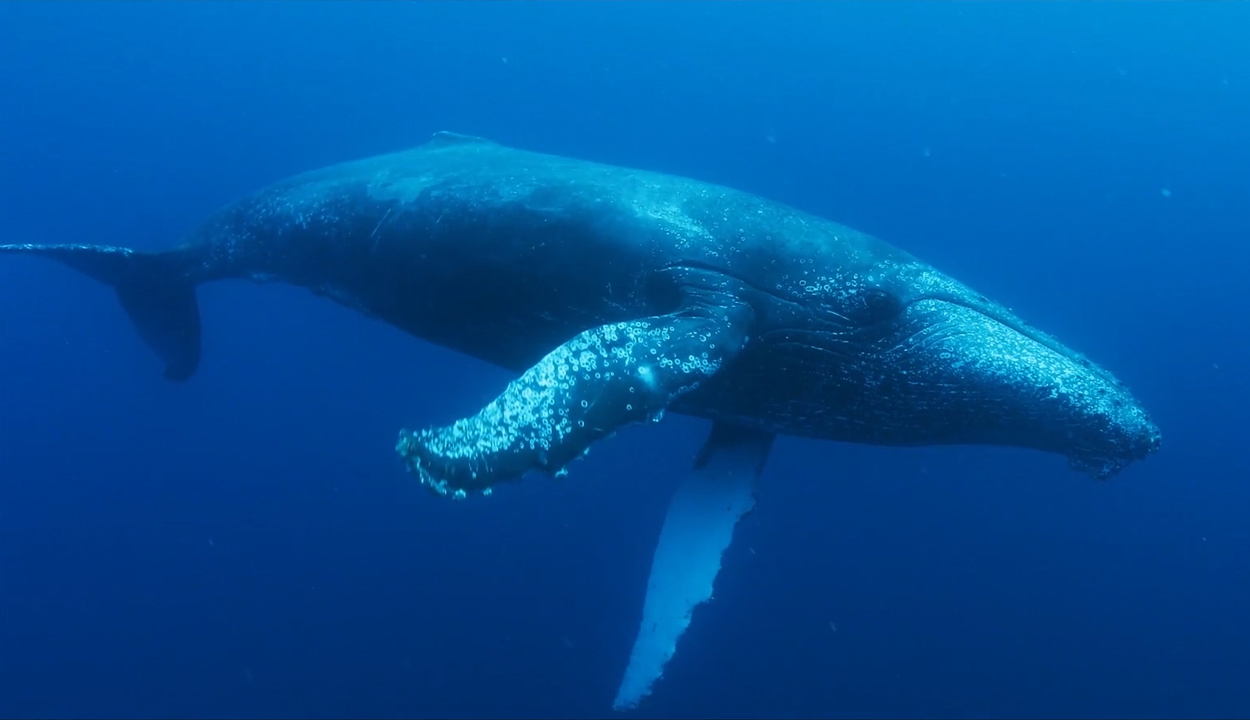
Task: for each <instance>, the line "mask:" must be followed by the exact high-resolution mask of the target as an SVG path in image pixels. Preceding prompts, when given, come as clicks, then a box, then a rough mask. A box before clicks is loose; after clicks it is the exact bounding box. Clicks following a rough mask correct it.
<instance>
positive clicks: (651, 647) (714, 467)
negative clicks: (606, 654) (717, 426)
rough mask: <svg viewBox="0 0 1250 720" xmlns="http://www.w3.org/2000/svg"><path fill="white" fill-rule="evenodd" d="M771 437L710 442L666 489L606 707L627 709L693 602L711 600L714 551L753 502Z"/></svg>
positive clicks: (669, 652)
mask: <svg viewBox="0 0 1250 720" xmlns="http://www.w3.org/2000/svg"><path fill="white" fill-rule="evenodd" d="M770 446H771V440H767V441H763V442H745V443H738V444H731V445H716V446H713V447H712V449H711V452H710V453H709V454H708V455H707V458H706V462H704V463H703V465H702V467H699V468H698V469H696V470H694V471H692V472H691V473H690V474H689V475H687V476H686V477H685V478H684V479H683V480H682V481H681V484H680V485H679V486H678V488H677V492H676V493H675V494H674V495H673V499H672V502H670V503H669V506H668V514H667V516H665V518H664V529H663V530H661V531H660V541H659V543H658V544H657V545H656V548H655V556H654V558H653V559H652V561H651V576H650V578H649V579H648V581H647V599H646V602H645V604H644V606H643V611H642V624H641V625H640V626H639V628H638V637H637V639H636V640H634V649H633V652H632V653H631V654H630V658H629V666H628V667H627V668H626V670H625V676H624V678H623V679H622V680H621V686H620V689H619V690H617V693H616V700H614V701H613V703H612V707H613V708H614V709H615V710H629V709H632V708H634V707H636V706H637V705H638V703H639V702H640V701H641V700H642V699H643V698H645V697H646V696H647V695H649V694H650V693H651V686H652V685H653V684H654V683H655V681H656V680H659V679H660V677H661V676H662V675H663V674H664V666H665V664H667V663H668V661H669V660H670V659H671V658H672V657H673V653H674V652H675V651H676V649H677V641H678V640H679V639H680V638H681V636H682V633H684V632H685V630H686V627H687V626H689V625H690V617H691V614H692V613H693V612H694V609H695V608H696V607H697V606H699V605H700V604H701V603H704V602H706V601H708V600H710V599H712V584H713V583H714V582H715V580H716V574H717V573H718V572H719V571H720V561H721V555H722V554H723V553H724V551H725V549H726V548H728V547H729V543H730V541H731V540H732V539H733V531H734V526H735V525H737V523H738V520H739V519H741V518H742V516H743V515H745V514H747V513H748V512H750V511H751V508H753V507H754V506H755V480H756V478H758V477H759V474H760V470H761V468H762V467H763V464H764V458H765V456H766V455H767V454H768V451H769V448H770Z"/></svg>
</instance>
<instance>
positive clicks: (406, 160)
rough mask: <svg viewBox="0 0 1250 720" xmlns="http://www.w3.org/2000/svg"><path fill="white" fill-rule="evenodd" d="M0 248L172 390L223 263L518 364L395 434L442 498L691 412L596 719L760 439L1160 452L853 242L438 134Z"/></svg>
mask: <svg viewBox="0 0 1250 720" xmlns="http://www.w3.org/2000/svg"><path fill="white" fill-rule="evenodd" d="M0 252H3V253H25V254H34V255H41V256H44V257H49V258H53V259H56V260H59V261H61V262H63V263H65V264H67V265H69V266H71V267H73V268H75V269H77V270H80V271H82V272H84V273H86V274H87V275H90V276H92V277H94V278H96V279H97V280H100V281H102V282H105V283H108V284H109V285H111V286H112V287H113V288H115V290H116V292H117V296H118V298H119V300H120V301H121V303H122V306H123V307H124V308H125V310H126V312H127V313H128V314H129V316H130V318H131V319H132V320H133V322H134V324H135V326H136V328H137V329H138V331H139V332H140V334H141V335H142V337H143V339H144V340H145V341H146V342H147V343H148V345H149V346H150V347H151V348H152V349H153V350H154V351H155V352H156V353H157V354H158V355H159V356H160V357H161V358H162V359H163V361H164V363H165V368H166V369H165V375H166V376H167V377H168V378H170V379H171V380H175V381H182V380H186V379H188V378H189V377H191V376H192V375H193V373H194V372H195V369H196V367H197V365H198V363H199V361H200V315H199V309H198V306H197V302H196V286H198V285H199V284H201V283H204V282H208V281H212V280H221V279H227V278H250V279H254V280H276V281H282V282H287V283H291V284H294V285H299V286H303V287H307V288H310V289H311V290H313V291H314V292H316V293H318V294H322V295H325V296H328V297H330V298H332V299H334V300H335V301H337V302H340V303H342V304H344V305H347V306H349V307H352V308H354V309H356V310H359V311H360V312H362V313H365V314H367V315H370V316H373V317H375V318H379V319H381V320H383V321H385V322H388V323H390V324H392V325H395V326H397V327H399V328H401V329H403V330H405V331H407V332H409V333H411V334H413V335H415V336H417V337H420V338H423V339H425V340H428V341H430V342H434V343H437V344H440V345H443V346H446V347H449V348H452V349H455V350H458V351H460V352H463V353H466V354H468V355H471V356H474V357H477V358H480V359H482V360H485V361H488V362H491V363H494V364H496V365H499V366H501V367H503V368H507V369H509V370H512V371H515V372H517V373H518V374H519V376H518V377H517V378H516V379H515V380H514V381H513V382H511V383H510V384H509V385H508V386H507V387H506V388H504V389H503V391H502V392H501V394H500V395H499V396H498V397H497V398H496V399H495V400H494V401H493V402H491V403H490V404H489V405H487V406H486V407H485V408H483V409H482V410H481V411H480V412H479V413H477V414H476V415H474V416H472V417H468V418H464V419H461V420H459V421H456V422H454V423H451V424H449V425H446V426H444V427H437V428H427V429H422V430H417V431H404V432H402V433H401V434H400V439H399V443H398V446H397V449H398V451H399V453H400V454H401V456H402V457H403V459H404V461H405V463H406V465H407V467H408V468H409V469H410V471H411V472H412V473H413V475H414V476H415V477H416V478H418V479H419V480H420V482H421V483H422V484H424V485H425V486H426V487H428V488H430V489H431V490H433V491H434V492H436V493H439V494H443V495H451V496H453V497H465V496H466V495H467V494H469V493H474V492H482V493H489V492H490V489H491V487H492V486H493V485H494V484H496V483H498V482H501V481H505V480H513V479H518V478H520V477H521V476H523V475H525V474H526V473H528V472H529V471H532V470H541V471H545V472H547V473H550V474H559V473H563V472H565V470H566V468H567V466H568V465H569V463H570V462H571V461H573V460H574V459H576V458H578V457H580V456H582V455H583V454H585V453H586V452H587V451H588V450H589V449H590V447H591V446H592V445H593V444H594V443H596V442H598V441H599V440H602V439H604V438H605V437H607V436H609V435H611V434H612V433H614V432H615V431H616V430H618V429H619V428H621V427H623V426H626V425H629V424H632V423H640V422H648V421H659V420H660V418H661V416H662V415H663V414H664V412H665V411H666V410H672V411H674V412H679V413H685V414H689V415H694V416H698V417H702V418H707V419H710V420H712V421H713V424H712V431H711V434H710V436H709V438H708V441H707V442H706V444H705V445H704V447H703V449H702V450H701V451H700V453H699V454H698V456H697V459H696V461H695V468H694V470H693V471H692V472H691V474H690V476H689V477H688V478H687V479H686V480H685V481H684V482H683V484H682V485H681V486H680V489H679V490H678V492H677V495H676V496H675V497H674V499H673V502H672V504H671V506H670V510H669V514H668V517H667V519H666V521H665V526H664V530H663V532H662V534H661V538H660V542H659V545H658V547H657V549H656V554H655V559H654V562H653V567H652V571H651V578H650V583H649V588H648V592H647V598H646V603H645V607H644V613H643V621H642V625H641V627H640V631H639V636H638V639H637V642H636V644H635V647H634V651H633V655H632V656H631V659H630V663H629V668H628V670H627V671H626V675H625V679H624V681H623V682H622V685H621V689H620V692H619V694H618V697H617V700H616V704H615V705H616V707H617V708H618V709H623V708H628V707H632V706H633V705H635V704H636V703H637V702H638V701H639V700H640V699H641V698H642V697H644V696H645V695H646V694H647V693H648V692H649V691H650V687H651V684H652V683H653V681H654V680H655V679H657V678H658V677H659V676H660V675H661V673H662V670H663V667H664V664H665V662H666V661H667V660H668V658H669V657H671V655H672V653H673V651H674V649H675V646H676V642H677V640H678V638H679V637H680V636H681V633H682V632H683V630H684V628H685V627H686V625H687V624H688V622H689V619H690V613H691V612H692V610H693V608H694V607H695V606H697V605H698V604H699V603H700V602H703V601H704V600H707V599H708V598H709V597H710V596H711V587H712V582H713V580H714V579H715V576H716V572H717V570H718V569H719V564H720V556H721V553H722V552H723V550H724V549H725V547H727V546H728V544H729V542H730V538H731V536H732V531H733V528H734V525H735V523H736V522H737V520H738V519H739V518H740V517H741V516H742V515H743V514H744V513H746V512H747V511H749V510H750V508H751V507H752V505H753V484H754V482H755V480H756V479H757V477H758V476H759V474H760V473H761V472H762V469H763V466H764V462H765V460H766V458H767V455H768V453H769V450H770V448H771V445H772V440H773V438H774V437H775V435H776V434H789V435H797V436H803V437H809V438H821V439H828V440H841V441H847V442H857V443H873V444H883V445H930V444H950V443H961V444H995V445H1008V446H1016V447H1020V448H1031V449H1035V450H1041V451H1046V452H1051V453H1058V454H1062V455H1064V456H1066V457H1067V458H1069V460H1070V462H1071V464H1072V465H1073V466H1074V467H1075V468H1078V469H1080V470H1084V471H1087V472H1089V473H1090V474H1092V475H1093V476H1095V477H1098V478H1106V477H1110V476H1111V475H1113V474H1115V473H1117V472H1118V471H1120V470H1121V469H1123V468H1124V467H1126V466H1127V465H1129V464H1130V463H1132V462H1134V461H1136V460H1139V459H1141V458H1144V457H1146V456H1147V455H1149V454H1150V453H1152V452H1154V451H1155V450H1156V449H1157V448H1158V447H1159V444H1160V433H1159V431H1158V429H1157V428H1156V427H1155V425H1154V424H1153V423H1152V422H1151V420H1150V419H1149V417H1148V416H1147V414H1146V412H1145V411H1144V410H1143V409H1142V408H1141V406H1140V405H1139V404H1138V403H1137V402H1136V401H1135V400H1134V398H1133V397H1132V396H1131V395H1130V394H1129V392H1128V391H1127V390H1126V389H1125V388H1124V387H1123V385H1121V383H1119V382H1118V381H1117V380H1116V379H1115V378H1114V377H1113V376H1112V375H1111V374H1110V373H1108V372H1106V371H1104V370H1102V369H1100V368H1098V367H1097V366H1095V365H1094V364H1093V363H1091V362H1090V361H1088V360H1087V359H1085V358H1084V357H1082V356H1081V355H1079V354H1077V353H1076V352H1074V351H1072V350H1070V349H1068V348H1066V347H1064V346H1063V345H1062V344H1060V343H1059V342H1058V341H1056V340H1055V339H1053V338H1051V337H1050V336H1048V335H1046V334H1044V333H1042V332H1040V331H1038V330H1036V329H1033V328H1031V327H1029V326H1028V325H1026V324H1025V323H1024V322H1023V321H1022V320H1020V319H1019V318H1017V317H1016V316H1015V315H1013V314H1012V313H1010V312H1008V311H1007V310H1006V309H1004V308H1002V307H1000V306H998V305H996V304H995V303H993V302H991V301H990V300H988V299H986V298H985V297H983V296H981V295H979V294H978V293H976V292H974V291H972V290H970V289H969V288H967V287H965V286H964V285H962V284H960V283H959V282H957V281H955V280H953V279H951V278H950V277H947V276H946V275H944V274H942V273H940V272H938V271H937V270H935V269H934V268H932V267H930V266H929V265H927V264H925V263H922V262H920V261H919V260H917V259H916V258H914V257H912V256H911V255H909V254H907V253H905V252H903V251H901V250H899V249H896V248H894V247H892V246H890V245H887V244H885V243H884V242H881V241H880V240H877V239H875V238H873V237H871V236H869V235H866V234H864V233H860V232H857V231H855V230H852V229H850V228H847V227H844V226H841V225H838V224H835V223H833V222H830V221H828V220H825V219H822V218H818V217H815V216H812V215H809V214H806V213H803V212H800V211H797V210H795V209H792V208H789V207H786V206H784V205H781V204H778V203H775V202H771V201H769V200H765V199H762V198H759V197H756V196H753V195H749V194H746V193H743V192H738V191H735V190H731V189H728V188H724V187H719V186H716V185H711V184H707V183H702V182H697V181H694V180H690V179H685V178H680V177H675V176H671V175H664V174H659V173H653V172H644V171H639V170H632V169H626V168H621V167H614V166H609V165H603V164H597V163H591V162H586V161H581V160H574V159H568V158H561V157H556V156H551V155H544V154H538V153H533V152H526V151H522V150H517V149H512V148H507V147H504V146H502V145H499V144H496V143H493V142H490V141H488V140H483V139H481V138H473V137H467V136H462V135H456V134H452V133H438V134H437V135H436V136H435V137H434V139H433V140H432V141H431V142H428V143H426V144H425V145H422V146H420V147H417V148H415V149H412V150H409V151H406V152H400V153H395V154H391V155H384V156H379V157H374V158H369V159H365V160H359V161H355V162H348V163H344V164H340V165H335V166H332V167H329V168H325V169H321V170H316V171H313V172H309V173H305V174H302V175H298V176H296V177H293V178H290V179H288V180H284V181H281V182H278V183H276V184H274V185H271V186H270V187H268V188H265V189H263V190H260V191H259V192H257V193H255V194H253V195H251V196H249V197H246V198H244V199H242V200H239V201H238V202H235V203H234V204H232V205H230V206H229V207H227V208H225V209H224V210H222V211H221V212H219V213H218V214H216V215H215V216H213V217H211V218H210V219H209V220H208V221H207V222H205V223H204V224H203V225H202V226H201V227H199V228H198V229H197V230H195V231H193V232H192V233H191V234H190V235H189V236H188V237H187V238H186V239H185V241H184V242H183V243H182V244H181V245H179V246H178V247H175V248H174V249H171V250H168V251H165V252H140V251H135V250H130V249H126V248H118V247H105V246H93V245H77V244H68V245H3V246H0Z"/></svg>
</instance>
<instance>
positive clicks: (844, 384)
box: [766, 251, 1161, 479]
mask: <svg viewBox="0 0 1250 720" xmlns="http://www.w3.org/2000/svg"><path fill="white" fill-rule="evenodd" d="M883 254H884V255H885V257H884V259H879V260H878V261H877V262H873V263H869V264H865V265H860V266H859V267H857V268H854V269H853V270H848V269H847V268H846V267H845V266H843V267H841V268H839V269H838V272H837V275H836V276H835V275H834V274H833V273H829V274H828V275H827V276H826V277H825V278H820V277H816V278H815V279H814V280H813V281H811V282H814V283H815V284H816V286H817V287H816V289H815V290H814V291H812V290H811V288H810V285H811V283H808V286H807V289H808V290H809V292H807V294H806V299H805V302H804V304H805V306H806V307H807V309H808V311H809V312H810V318H811V319H810V321H809V322H808V323H806V324H805V325H804V326H803V327H801V328H793V327H791V328H787V329H786V330H785V331H783V332H779V333H775V336H776V337H774V338H773V342H774V343H777V345H775V347H778V348H780V347H781V346H782V345H784V354H785V356H786V357H785V359H784V360H783V361H781V362H780V363H779V364H780V365H783V366H784V367H780V368H779V373H778V374H779V375H783V376H786V380H785V381H784V382H782V383H780V384H779V385H780V386H781V387H782V388H784V389H783V390H780V391H778V394H777V396H776V397H774V398H772V399H771V400H770V403H773V404H774V410H776V411H777V412H776V414H777V415H785V416H788V417H789V418H790V419H791V421H792V422H793V423H794V424H795V425H797V426H799V427H797V428H796V429H797V430H798V431H799V432H800V434H804V435H807V436H809V437H821V438H827V439H835V440H844V441H851V442H864V443H872V444H884V445H940V444H969V445H1003V446H1012V447H1020V448H1031V449H1036V450H1041V451H1045V452H1049V453H1057V454H1060V455H1063V456H1066V457H1067V458H1068V460H1069V462H1070V464H1071V466H1072V467H1073V468H1074V469H1077V470H1080V471H1083V472H1086V473H1088V474H1090V475H1092V476H1094V477H1096V478H1099V479H1104V478H1109V477H1111V476H1113V475H1115V474H1116V473H1118V472H1119V471H1120V470H1122V469H1124V468H1125V467H1127V466H1128V465H1130V464H1132V463H1133V462H1135V461H1138V460H1141V459H1143V458H1145V457H1147V456H1148V455H1150V454H1151V453H1153V452H1155V451H1156V450H1158V448H1159V446H1160V439H1161V435H1160V432H1159V428H1158V427H1157V426H1156V425H1155V424H1154V422H1153V421H1152V420H1151V419H1150V417H1149V415H1148V414H1147V412H1146V411H1145V409H1144V408H1143V407H1142V406H1141V404H1140V403H1139V402H1138V401H1137V400H1136V399H1135V398H1134V397H1133V396H1132V394H1131V393H1130V392H1129V390H1128V389H1127V388H1126V387H1125V386H1124V385H1123V383H1121V382H1120V381H1119V380H1118V379H1116V378H1115V377H1114V376H1113V375H1112V374H1111V373H1109V372H1107V371H1106V370H1104V369H1102V368H1100V367H1098V366H1097V365H1095V364H1094V363H1093V362H1091V361H1090V360H1089V359H1087V358H1085V357H1084V356H1082V355H1081V354H1080V353H1078V352H1076V351H1074V350H1072V349H1070V348H1068V347H1066V346H1065V345H1063V344H1062V343H1060V342H1059V341H1058V340H1056V339H1054V338H1053V337H1051V336H1049V335H1047V334H1045V333H1043V332H1041V331H1039V330H1037V329H1035V328H1032V327H1030V326H1029V325H1028V324H1027V323H1025V322H1024V321H1023V320H1021V319H1020V318H1018V317H1017V316H1016V315H1014V314H1013V313H1012V312H1010V311H1009V310H1007V309H1006V308H1004V307H1002V306H1000V305H998V304H996V303H994V302H992V301H990V300H989V299H987V298H986V297H984V296H982V295H980V294H979V293H977V292H975V291H973V290H972V289H970V288H968V287H966V286H965V285H963V284H961V283H959V282H958V281H955V280H953V279H952V278H950V277H948V276H946V275H944V274H942V273H940V272H938V271H937V270H935V269H933V268H932V267H930V266H928V265H926V264H924V263H921V262H919V261H916V260H914V259H913V258H910V256H906V255H905V254H902V253H895V252H892V251H891V252H888V253H883ZM766 342H767V338H766ZM783 395H784V396H785V397H784V399H783V398H782V397H781V396H783Z"/></svg>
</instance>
